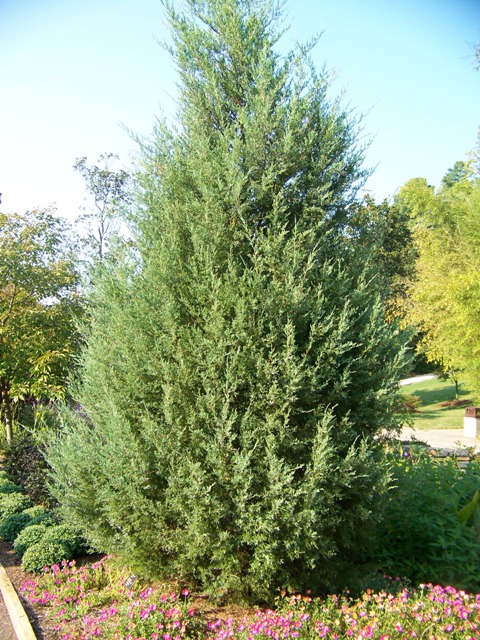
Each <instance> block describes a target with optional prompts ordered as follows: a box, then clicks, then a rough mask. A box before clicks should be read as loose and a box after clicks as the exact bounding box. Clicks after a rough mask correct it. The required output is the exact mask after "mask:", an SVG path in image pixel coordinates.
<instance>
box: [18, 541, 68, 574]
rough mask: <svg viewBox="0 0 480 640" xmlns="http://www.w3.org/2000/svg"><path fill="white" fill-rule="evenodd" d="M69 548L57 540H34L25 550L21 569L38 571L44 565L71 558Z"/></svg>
mask: <svg viewBox="0 0 480 640" xmlns="http://www.w3.org/2000/svg"><path fill="white" fill-rule="evenodd" d="M71 557H72V556H71V554H70V550H69V549H68V548H67V547H66V546H65V545H63V544H60V543H58V542H44V541H43V540H40V542H35V543H34V544H32V545H31V546H30V547H28V549H27V550H26V551H25V553H24V555H23V558H22V569H23V570H24V571H29V572H31V573H40V572H41V571H42V569H44V567H47V566H49V565H51V564H56V563H60V562H61V561H62V560H69V559H71Z"/></svg>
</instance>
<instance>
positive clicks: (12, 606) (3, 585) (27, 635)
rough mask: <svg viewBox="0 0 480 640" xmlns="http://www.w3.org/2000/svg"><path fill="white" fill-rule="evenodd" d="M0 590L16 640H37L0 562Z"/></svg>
mask: <svg viewBox="0 0 480 640" xmlns="http://www.w3.org/2000/svg"><path fill="white" fill-rule="evenodd" d="M0 592H1V594H2V596H3V600H4V602H5V606H6V608H7V611H8V615H9V616H10V621H11V623H12V626H13V629H14V631H15V633H16V635H17V638H18V640H37V636H36V635H35V633H34V632H33V629H32V625H31V624H30V620H29V619H28V616H27V614H26V613H25V609H24V608H23V606H22V603H21V602H20V599H19V597H18V595H17V592H16V591H15V589H14V588H13V585H12V583H11V582H10V578H9V577H8V576H7V572H6V571H5V569H4V567H3V566H2V565H1V564H0Z"/></svg>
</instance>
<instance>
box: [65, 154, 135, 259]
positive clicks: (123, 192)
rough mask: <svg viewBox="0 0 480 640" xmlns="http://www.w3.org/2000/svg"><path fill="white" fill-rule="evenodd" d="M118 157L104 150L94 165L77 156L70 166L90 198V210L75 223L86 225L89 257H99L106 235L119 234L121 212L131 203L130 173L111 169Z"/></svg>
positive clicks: (104, 249) (105, 244)
mask: <svg viewBox="0 0 480 640" xmlns="http://www.w3.org/2000/svg"><path fill="white" fill-rule="evenodd" d="M118 160H119V157H118V156H117V155H115V154H114V153H105V154H102V155H101V156H100V158H99V159H98V160H97V164H94V165H90V166H89V165H88V164H87V158H86V157H83V158H77V160H76V162H75V164H74V166H73V168H74V169H75V171H78V173H80V175H81V176H82V178H83V179H84V180H85V184H86V187H87V191H88V192H89V194H90V196H91V197H92V198H93V209H92V210H90V211H85V213H83V214H82V215H81V216H79V218H78V222H80V223H82V224H84V225H85V227H86V232H87V236H86V243H85V244H86V246H87V249H88V250H89V252H90V253H91V254H92V256H93V257H94V258H96V259H99V260H102V259H103V258H104V256H105V252H106V250H107V248H108V242H109V238H111V237H112V236H114V235H115V234H116V233H118V230H119V223H120V219H121V217H122V213H124V212H125V208H126V207H127V206H128V205H129V204H130V202H131V198H130V194H129V186H130V182H131V179H132V176H131V174H130V173H128V171H125V170H124V169H118V170H113V168H112V167H113V164H114V163H115V161H118Z"/></svg>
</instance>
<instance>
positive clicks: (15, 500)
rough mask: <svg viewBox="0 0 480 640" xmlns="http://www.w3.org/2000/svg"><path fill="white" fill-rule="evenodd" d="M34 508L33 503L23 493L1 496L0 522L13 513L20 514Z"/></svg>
mask: <svg viewBox="0 0 480 640" xmlns="http://www.w3.org/2000/svg"><path fill="white" fill-rule="evenodd" d="M31 506H32V501H31V500H30V498H29V497H28V496H25V495H23V494H22V493H5V494H0V522H2V521H3V520H4V518H6V517H7V516H10V515H12V513H19V512H20V511H24V510H25V509H28V507H31Z"/></svg>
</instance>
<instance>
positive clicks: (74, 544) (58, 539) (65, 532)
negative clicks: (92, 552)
mask: <svg viewBox="0 0 480 640" xmlns="http://www.w3.org/2000/svg"><path fill="white" fill-rule="evenodd" d="M43 542H53V543H58V544H63V545H65V546H66V547H67V548H68V549H69V550H70V553H71V555H72V556H76V555H83V554H85V553H87V551H88V544H87V542H86V540H85V539H84V537H83V536H82V534H81V532H80V531H79V530H78V529H76V528H75V527H73V526H72V525H70V524H58V525H56V526H54V527H49V528H48V530H47V532H46V533H45V536H44V538H43Z"/></svg>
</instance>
